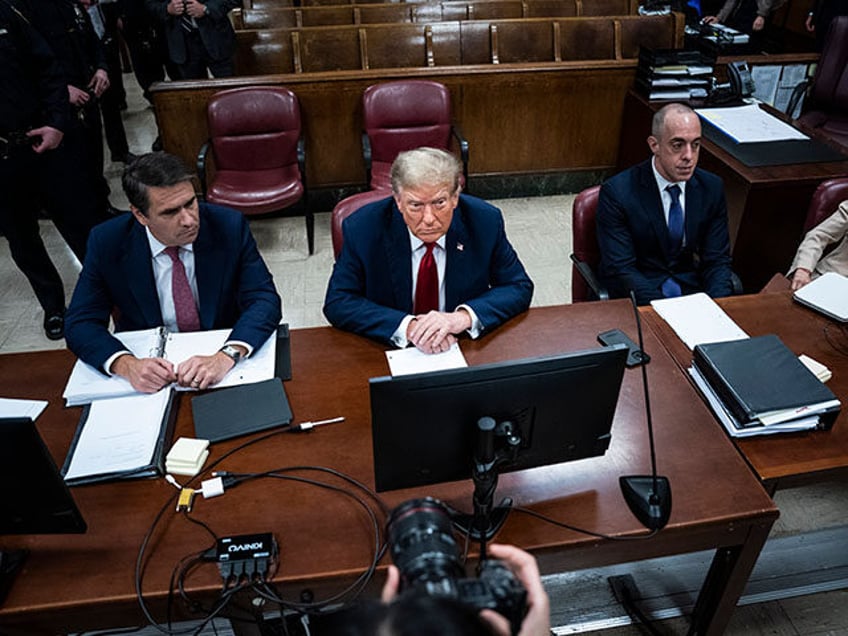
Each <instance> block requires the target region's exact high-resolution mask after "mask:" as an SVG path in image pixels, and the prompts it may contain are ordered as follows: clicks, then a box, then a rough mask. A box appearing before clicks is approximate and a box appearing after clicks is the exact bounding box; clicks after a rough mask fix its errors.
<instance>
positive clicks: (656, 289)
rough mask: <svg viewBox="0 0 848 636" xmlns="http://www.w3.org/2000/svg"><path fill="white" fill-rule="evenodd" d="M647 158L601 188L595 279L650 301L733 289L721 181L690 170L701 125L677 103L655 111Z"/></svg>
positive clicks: (716, 294) (725, 292)
mask: <svg viewBox="0 0 848 636" xmlns="http://www.w3.org/2000/svg"><path fill="white" fill-rule="evenodd" d="M648 146H650V148H651V152H652V153H653V158H652V159H650V160H648V161H644V162H642V163H640V164H638V165H636V166H633V167H632V168H630V169H628V170H625V171H624V172H621V173H619V174H617V175H615V176H614V177H612V178H610V179H609V180H607V181H606V182H605V183H604V184H603V185H602V186H601V192H600V195H599V199H598V211H597V217H596V220H597V227H598V247H599V248H600V251H601V264H600V276H601V281H602V283H603V284H604V285H605V286H606V287H607V288H608V289H609V291H610V295H611V296H613V297H622V296H627V295H629V293H630V291H631V290H632V291H633V292H634V293H635V295H636V301H637V302H638V303H639V304H640V305H643V304H646V303H649V302H650V301H652V300H655V299H659V298H668V297H673V296H680V295H681V294H690V293H694V292H698V291H703V292H706V293H707V294H709V295H710V296H712V297H714V298H715V297H719V296H729V295H730V294H731V292H732V283H731V277H732V272H731V270H730V238H729V235H728V231H727V204H726V203H725V198H724V185H723V184H722V182H721V179H719V178H718V177H717V176H716V175H714V174H712V173H710V172H707V171H705V170H701V169H700V168H698V167H697V164H698V153H699V151H700V148H701V122H700V120H699V119H698V115H697V114H696V113H695V112H694V111H693V110H692V109H691V108H689V107H688V106H684V105H683V104H669V105H667V106H664V107H663V108H661V109H660V110H658V111H657V113H656V114H655V115H654V120H653V125H652V129H651V136H650V137H648Z"/></svg>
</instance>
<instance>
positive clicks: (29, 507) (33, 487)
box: [0, 418, 86, 534]
mask: <svg viewBox="0 0 848 636" xmlns="http://www.w3.org/2000/svg"><path fill="white" fill-rule="evenodd" d="M0 502H2V503H0V505H2V508H3V514H2V515H0V534H65V533H75V532H85V530H86V525H85V521H84V520H83V518H82V515H81V514H80V511H79V509H78V508H77V506H76V503H74V500H73V497H71V493H70V491H69V490H68V487H67V486H66V485H65V481H64V480H63V479H62V476H61V475H60V474H59V469H58V468H57V467H56V463H55V462H54V461H53V456H52V455H51V454H50V451H49V450H48V449H47V447H46V446H45V445H44V441H43V440H42V439H41V436H40V435H39V434H38V430H37V429H36V428H35V423H34V422H33V421H32V420H31V419H29V418H3V419H0Z"/></svg>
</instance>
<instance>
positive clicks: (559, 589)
mask: <svg viewBox="0 0 848 636" xmlns="http://www.w3.org/2000/svg"><path fill="white" fill-rule="evenodd" d="M125 78H126V80H127V83H128V92H129V96H128V102H129V104H130V108H129V110H128V111H127V112H126V113H125V122H126V127H127V133H128V137H129V140H130V149H131V151H133V152H135V153H142V152H145V151H147V150H149V148H150V145H151V143H152V142H153V140H154V138H155V136H156V132H155V124H154V120H153V113H152V110H151V109H149V108H147V107H146V104H145V103H144V101H143V100H142V99H141V97H140V95H139V90H138V87H137V86H136V85H135V84H134V82H133V81H132V79H131V76H129V75H125ZM106 157H107V158H108V157H109V154H108V152H107V153H106ZM121 169H122V165H121V164H107V167H106V172H107V176H108V177H109V180H110V184H111V185H112V188H113V196H112V202H113V204H115V205H117V206H119V207H126V200H125V198H124V197H123V194H122V193H121V192H120V171H121ZM572 199H573V196H572V195H559V196H549V197H538V198H520V199H505V200H499V201H494V202H493V203H495V205H497V206H499V207H500V208H501V209H502V210H503V213H504V218H505V223H506V229H507V234H508V236H509V238H510V240H511V241H512V242H513V244H514V246H515V248H516V250H517V251H518V253H519V255H520V257H521V259H522V261H523V262H524V264H525V266H526V267H527V270H528V272H529V274H530V276H531V278H532V279H533V280H534V282H535V284H536V289H535V293H534V297H533V305H534V306H544V305H553V304H561V303H567V302H570V289H569V278H570V263H569V260H568V254H569V252H570V206H571V201H572ZM41 228H42V235H43V237H44V241H45V244H46V245H47V248H48V251H49V252H50V254H51V256H52V257H53V259H54V262H55V263H56V265H57V268H58V269H59V271H60V273H61V275H62V278H63V280H64V283H65V288H66V291H67V294H68V299H70V294H71V292H72V289H73V286H74V284H75V281H76V277H77V275H78V273H79V269H80V266H79V263H77V262H76V260H75V258H74V257H73V255H72V254H71V253H70V251H69V250H68V249H67V247H66V246H65V245H64V243H63V241H62V239H61V237H60V236H59V235H58V233H57V232H56V230H55V229H54V227H53V225H52V224H51V223H50V222H48V221H42V224H41ZM251 228H252V230H253V233H254V235H255V236H256V239H257V243H258V245H259V249H260V251H261V253H262V255H263V257H264V258H265V260H266V262H267V263H268V266H269V268H270V269H271V271H272V273H273V275H274V279H275V281H276V284H277V286H278V289H279V292H280V295H281V297H282V299H283V313H284V320H285V321H287V322H288V323H289V325H290V326H291V327H292V328H294V329H297V328H302V327H313V326H321V325H326V324H327V323H326V320H325V319H324V317H323V315H322V314H321V306H322V302H323V296H324V291H325V288H326V283H327V280H328V277H329V274H330V270H331V268H332V263H333V256H332V246H331V241H330V215H329V211H324V212H320V213H318V214H317V215H316V219H315V253H314V254H313V255H312V256H309V255H308V254H307V247H306V231H305V224H304V221H303V218H302V217H291V218H263V219H253V220H252V221H251ZM41 322H42V314H41V310H40V308H39V306H38V303H37V302H36V300H35V298H34V296H33V294H32V291H31V289H30V288H29V286H28V284H27V282H26V280H25V279H24V277H23V276H22V275H21V274H20V273H19V272H18V271H17V269H16V268H15V266H14V263H13V262H12V260H11V257H10V255H9V249H8V245H7V243H6V242H5V241H0V353H11V352H17V351H32V350H40V349H52V348H61V347H63V346H64V341H59V342H51V341H49V340H47V339H46V337H45V336H44V333H43V330H42V327H41ZM0 396H2V397H15V396H6V395H3V393H2V388H0ZM846 490H848V489H846V483H845V481H832V482H825V483H822V484H819V485H817V486H814V487H803V488H792V489H787V490H783V491H779V492H778V493H777V495H776V501H777V503H778V506H779V508H780V510H781V518H780V519H779V520H778V522H777V524H776V525H775V528H774V530H773V533H772V537H771V538H770V540H769V542H768V543H767V545H766V549H765V551H764V554H763V557H761V559H760V563H759V564H758V567H757V569H756V570H755V572H754V575H753V576H752V583H751V585H750V586H749V590H748V591H746V595H745V596H743V599H742V602H743V603H745V604H744V605H743V606H741V607H739V608H738V609H737V610H736V612H735V613H734V616H733V619H732V621H731V624H730V626H729V628H728V630H727V633H728V634H733V635H747V634H752V635H767V634H768V635H775V636H789V635H811V636H812V635H820V634H821V635H824V634H833V635H835V634H846V633H848V590H846V586H848V582H846V581H848V575H846V573H848V549H845V544H846V543H848V542H846V534H848V526H846V523H848V515H847V514H846V513H848V497H846V496H845V495H846ZM681 496H685V493H675V497H681ZM706 562H708V561H707V555H704V554H696V555H690V556H688V557H675V558H669V559H662V560H655V561H647V562H642V563H637V564H630V565H626V566H616V568H605V569H601V570H592V571H582V572H576V573H567V574H562V575H552V576H548V577H545V585H546V588H547V589H548V590H549V593H550V595H551V599H552V617H553V626H554V632H555V633H557V634H576V633H592V634H604V635H608V636H630V635H631V634H640V633H644V632H642V631H641V630H640V629H639V628H638V627H636V626H633V625H630V620H629V619H628V618H627V617H626V615H625V613H624V611H623V610H622V609H621V608H620V606H619V605H618V603H617V602H616V601H615V599H614V598H613V596H612V593H611V592H610V589H609V586H608V584H607V582H606V578H607V577H608V576H610V575H612V574H616V575H618V574H622V573H625V574H628V573H629V574H633V575H634V577H635V579H636V580H637V583H639V584H640V591H642V592H643V596H644V597H645V598H646V599H647V601H648V602H649V604H650V605H651V606H652V608H654V609H651V613H652V614H653V615H654V616H656V617H658V618H665V620H664V621H662V622H660V623H658V624H657V626H656V633H661V634H683V633H685V632H686V628H687V620H686V618H683V617H679V615H680V613H681V611H682V612H683V613H685V612H686V610H687V607H689V606H691V603H692V602H694V591H693V590H697V589H698V588H699V587H700V579H699V577H703V573H704V572H705V568H706V566H705V563H706ZM652 581H653V582H652ZM643 584H644V585H645V587H644V589H643V588H642V587H641V586H642V585H643ZM681 608H682V610H681ZM216 623H217V628H216V630H215V631H212V630H211V629H209V630H206V631H205V632H204V633H210V634H211V633H217V634H227V633H229V631H228V627H227V625H226V622H221V621H216ZM142 633H150V634H153V633H158V632H156V631H155V630H153V629H152V628H148V629H145V630H144V631H143V632H142Z"/></svg>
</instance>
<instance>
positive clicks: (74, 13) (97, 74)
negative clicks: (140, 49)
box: [26, 0, 118, 215]
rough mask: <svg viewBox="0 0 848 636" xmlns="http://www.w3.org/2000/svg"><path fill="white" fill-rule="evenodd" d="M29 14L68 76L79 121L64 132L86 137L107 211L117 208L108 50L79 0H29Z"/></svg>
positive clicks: (68, 136)
mask: <svg viewBox="0 0 848 636" xmlns="http://www.w3.org/2000/svg"><path fill="white" fill-rule="evenodd" d="M26 6H27V9H28V13H27V16H28V17H29V19H30V22H32V25H33V26H34V27H35V28H36V29H38V31H39V32H40V33H41V35H42V36H43V37H44V39H45V40H47V42H48V44H49V45H50V47H51V48H52V49H53V53H54V55H55V56H56V59H57V60H58V62H59V64H60V65H61V66H62V70H63V72H64V73H65V76H66V77H68V79H69V81H68V94H69V96H70V101H71V105H72V106H73V107H74V109H75V111H76V115H77V118H76V121H75V122H73V125H71V126H70V127H69V128H68V130H66V131H65V137H66V141H71V139H73V143H74V145H76V144H77V143H78V142H77V138H78V137H79V138H81V142H82V147H83V149H84V151H85V157H84V158H85V163H84V164H83V165H85V166H86V167H87V168H88V172H89V173H90V174H89V175H88V178H90V179H93V182H94V184H95V192H96V193H97V195H98V197H99V198H100V201H101V206H102V209H103V213H104V214H107V215H108V214H109V213H112V214H114V213H116V212H118V211H117V210H115V209H114V208H112V206H111V204H110V203H109V184H108V183H107V182H106V178H105V177H104V176H103V126H102V124H101V120H100V107H99V105H98V103H97V101H98V100H99V99H100V97H101V96H102V95H103V93H104V92H105V91H106V90H107V89H108V88H109V76H108V72H107V69H108V68H109V66H108V63H107V61H106V50H105V49H104V48H103V44H102V43H101V42H100V39H99V38H98V37H97V34H96V33H95V31H94V27H93V26H92V24H91V18H90V17H89V15H88V12H87V11H86V9H85V7H84V6H83V5H82V4H81V3H80V2H78V1H77V0H27V2H26Z"/></svg>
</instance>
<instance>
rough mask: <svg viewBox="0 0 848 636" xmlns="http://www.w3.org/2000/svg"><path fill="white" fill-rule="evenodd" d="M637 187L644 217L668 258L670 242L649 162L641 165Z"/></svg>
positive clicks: (660, 200) (655, 181)
mask: <svg viewBox="0 0 848 636" xmlns="http://www.w3.org/2000/svg"><path fill="white" fill-rule="evenodd" d="M639 185H640V186H641V189H642V192H641V196H640V197H639V200H640V203H641V204H642V209H643V210H644V212H645V217H646V218H647V219H648V224H649V226H650V227H651V230H652V231H653V233H654V235H655V236H656V237H657V240H658V241H659V243H660V245H661V246H662V250H663V253H664V254H665V256H666V257H669V256H670V255H671V241H670V239H669V236H668V224H667V223H666V221H665V214H664V213H663V202H662V197H661V196H660V191H659V188H658V187H657V180H656V179H655V178H654V171H653V169H652V168H651V161H650V160H648V161H647V162H645V163H643V164H642V170H641V171H640V175H639Z"/></svg>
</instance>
